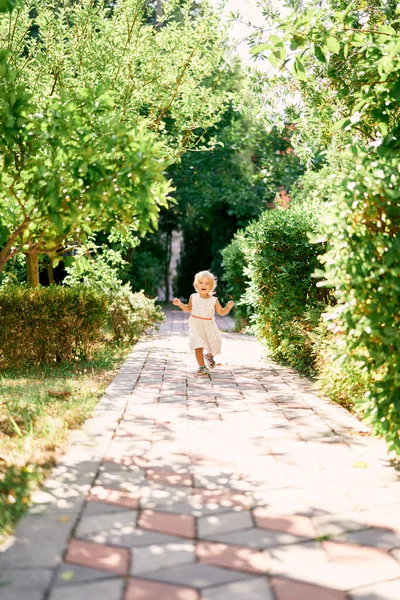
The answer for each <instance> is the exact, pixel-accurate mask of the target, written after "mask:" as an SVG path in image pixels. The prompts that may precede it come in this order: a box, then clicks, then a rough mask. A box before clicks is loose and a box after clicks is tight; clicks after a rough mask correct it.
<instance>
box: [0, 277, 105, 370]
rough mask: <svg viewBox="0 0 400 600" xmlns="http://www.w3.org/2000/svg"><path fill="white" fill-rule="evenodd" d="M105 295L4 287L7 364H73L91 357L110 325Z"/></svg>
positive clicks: (0, 298) (1, 355)
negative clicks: (78, 358) (106, 325)
mask: <svg viewBox="0 0 400 600" xmlns="http://www.w3.org/2000/svg"><path fill="white" fill-rule="evenodd" d="M107 307H108V301H107V298H106V297H105V295H104V294H101V293H100V292H98V291H95V290H89V289H87V288H85V287H83V286H77V287H75V288H64V287H57V286H50V287H47V288H43V287H38V288H34V289H28V288H26V287H25V286H23V285H9V286H5V287H3V288H1V289H0V339H1V348H0V361H1V363H3V366H6V365H14V366H16V365H22V364H25V363H31V364H35V365H39V364H45V363H52V362H54V361H63V360H66V361H71V360H73V359H74V358H75V357H76V356H88V355H89V354H90V352H91V350H92V349H93V347H94V345H95V344H96V343H97V342H98V341H99V339H100V337H101V330H102V328H103V326H104V324H105V323H106V321H107Z"/></svg>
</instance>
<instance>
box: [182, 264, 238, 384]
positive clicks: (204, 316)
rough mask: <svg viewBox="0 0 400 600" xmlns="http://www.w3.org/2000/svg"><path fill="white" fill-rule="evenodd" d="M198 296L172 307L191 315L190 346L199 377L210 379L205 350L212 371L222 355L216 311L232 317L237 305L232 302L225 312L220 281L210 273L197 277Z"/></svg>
mask: <svg viewBox="0 0 400 600" xmlns="http://www.w3.org/2000/svg"><path fill="white" fill-rule="evenodd" d="M193 286H194V289H195V290H196V292H197V293H196V294H192V295H191V296H190V298H189V302H188V303H187V304H184V303H183V302H181V300H179V298H175V299H174V300H173V301H172V304H174V305H175V306H179V308H180V309H182V310H183V311H184V312H188V313H190V317H189V344H190V349H191V350H194V351H195V354H196V360H197V362H198V365H199V369H198V371H197V374H198V375H207V373H208V370H207V367H206V366H205V364H204V350H205V351H206V355H205V358H206V361H207V364H208V366H209V368H210V369H212V368H214V367H215V360H214V356H215V355H216V354H220V352H221V334H220V332H219V329H218V326H217V324H216V322H215V311H217V313H218V314H219V315H220V316H221V317H224V316H225V315H227V314H228V313H229V311H230V310H231V308H232V306H233V305H234V302H232V301H230V302H228V304H227V305H226V306H225V308H222V306H221V304H220V303H219V301H218V298H216V297H215V296H214V292H215V288H216V286H217V280H216V278H215V276H214V275H213V274H212V273H210V271H200V272H199V273H196V275H195V276H194V281H193Z"/></svg>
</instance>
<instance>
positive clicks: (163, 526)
mask: <svg viewBox="0 0 400 600" xmlns="http://www.w3.org/2000/svg"><path fill="white" fill-rule="evenodd" d="M138 526H139V527H141V528H142V529H150V530H152V531H159V532H161V533H168V534H170V535H175V536H178V537H185V538H194V537H195V519H194V517H193V516H189V515H175V514H170V513H162V512H158V511H153V510H144V511H142V512H141V513H140V517H139V519H138Z"/></svg>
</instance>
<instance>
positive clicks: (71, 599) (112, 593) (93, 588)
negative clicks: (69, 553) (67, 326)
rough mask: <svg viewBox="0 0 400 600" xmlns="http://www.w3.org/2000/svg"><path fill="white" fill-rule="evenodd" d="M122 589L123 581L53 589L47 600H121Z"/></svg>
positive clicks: (116, 580)
mask: <svg viewBox="0 0 400 600" xmlns="http://www.w3.org/2000/svg"><path fill="white" fill-rule="evenodd" d="M123 588H124V580H123V579H113V580H111V581H99V582H96V583H84V584H82V585H69V586H65V587H61V588H54V589H53V591H52V592H51V593H50V596H49V600H88V599H92V598H93V599H96V600H121V598H122V592H123ZM18 600H19V599H18Z"/></svg>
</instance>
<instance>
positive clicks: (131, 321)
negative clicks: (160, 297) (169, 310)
mask: <svg viewBox="0 0 400 600" xmlns="http://www.w3.org/2000/svg"><path fill="white" fill-rule="evenodd" d="M155 302H156V298H147V297H146V296H145V295H144V293H143V292H132V290H131V287H130V284H126V285H124V286H122V287H121V288H120V289H119V290H118V291H114V292H113V294H112V297H111V303H110V308H109V322H110V324H111V327H112V331H113V336H114V339H115V340H117V341H118V342H123V343H131V342H133V341H135V340H137V338H138V337H139V336H140V335H141V334H142V333H143V332H144V331H145V330H146V329H147V328H149V327H151V326H153V325H155V324H156V323H162V321H163V320H164V313H163V312H162V310H161V308H160V307H159V306H157V305H156V304H155Z"/></svg>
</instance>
